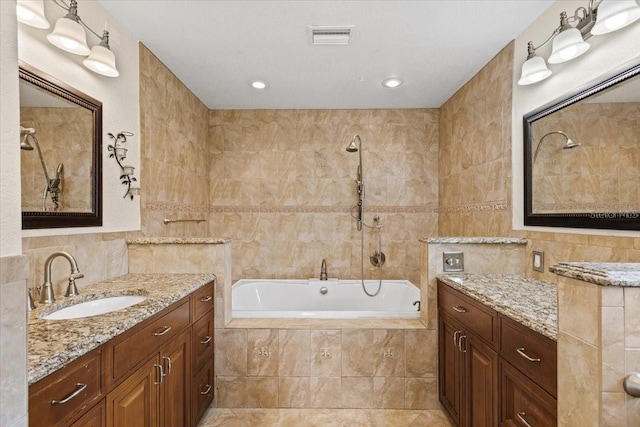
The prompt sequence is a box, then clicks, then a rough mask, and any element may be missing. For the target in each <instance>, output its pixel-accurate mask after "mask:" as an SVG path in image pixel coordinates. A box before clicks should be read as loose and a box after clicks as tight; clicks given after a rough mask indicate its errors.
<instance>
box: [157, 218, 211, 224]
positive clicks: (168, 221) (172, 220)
mask: <svg viewBox="0 0 640 427" xmlns="http://www.w3.org/2000/svg"><path fill="white" fill-rule="evenodd" d="M205 221H206V220H205V219H204V218H200V219H169V218H165V219H164V221H163V222H164V223H165V224H169V223H171V222H196V223H198V222H205Z"/></svg>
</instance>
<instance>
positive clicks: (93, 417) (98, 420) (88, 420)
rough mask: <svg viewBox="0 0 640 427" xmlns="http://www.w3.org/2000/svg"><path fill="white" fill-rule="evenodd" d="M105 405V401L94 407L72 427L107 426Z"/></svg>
mask: <svg viewBox="0 0 640 427" xmlns="http://www.w3.org/2000/svg"><path fill="white" fill-rule="evenodd" d="M105 413H106V409H105V403H104V399H103V400H102V401H101V402H100V403H98V404H97V405H96V406H94V407H93V408H92V409H91V410H90V411H89V412H87V413H86V414H84V415H83V416H82V417H80V419H79V420H77V421H76V422H75V423H73V424H71V427H104V426H106V425H107V421H106V420H105Z"/></svg>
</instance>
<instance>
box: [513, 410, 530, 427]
mask: <svg viewBox="0 0 640 427" xmlns="http://www.w3.org/2000/svg"><path fill="white" fill-rule="evenodd" d="M525 415H527V414H525V413H524V412H518V413H517V414H516V416H517V417H518V419H519V420H520V422H521V423H522V424H524V425H525V426H526V427H532V426H531V424H529V423H528V422H527V420H525V419H524V416H525Z"/></svg>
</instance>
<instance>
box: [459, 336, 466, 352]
mask: <svg viewBox="0 0 640 427" xmlns="http://www.w3.org/2000/svg"><path fill="white" fill-rule="evenodd" d="M462 340H465V343H466V342H467V341H466V340H467V336H466V335H462V336H461V337H460V339H459V340H458V350H460V353H466V352H467V349H466V348H463V345H462Z"/></svg>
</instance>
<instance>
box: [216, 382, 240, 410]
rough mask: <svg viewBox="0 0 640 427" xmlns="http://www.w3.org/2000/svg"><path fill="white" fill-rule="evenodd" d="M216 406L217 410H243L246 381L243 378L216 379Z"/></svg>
mask: <svg viewBox="0 0 640 427" xmlns="http://www.w3.org/2000/svg"><path fill="white" fill-rule="evenodd" d="M216 388H217V393H216V404H217V407H218V408H245V407H246V406H247V379H246V378H244V377H223V376H218V377H216Z"/></svg>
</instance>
